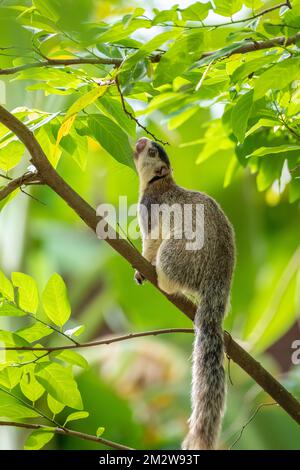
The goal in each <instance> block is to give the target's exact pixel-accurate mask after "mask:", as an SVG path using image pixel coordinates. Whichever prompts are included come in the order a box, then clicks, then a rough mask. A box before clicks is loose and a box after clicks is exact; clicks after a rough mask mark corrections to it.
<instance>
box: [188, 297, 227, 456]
mask: <svg viewBox="0 0 300 470" xmlns="http://www.w3.org/2000/svg"><path fill="white" fill-rule="evenodd" d="M226 303H227V295H224V290H223V289H220V290H218V292H216V291H215V292H214V296H212V297H210V298H208V296H204V297H203V298H202V301H201V303H200V305H199V306H198V309H197V312H196V316H195V328H196V336H195V343H194V351H193V374H192V375H193V382H192V414H191V417H190V419H189V433H188V435H187V437H186V438H185V440H184V442H183V444H182V448H183V449H187V450H198V449H214V447H215V444H216V440H217V437H218V434H219V429H220V424H221V418H222V415H223V408H224V401H225V374H224V368H223V360H224V344H223V332H222V319H223V317H224V314H225V309H226Z"/></svg>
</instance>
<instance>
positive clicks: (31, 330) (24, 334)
mask: <svg viewBox="0 0 300 470" xmlns="http://www.w3.org/2000/svg"><path fill="white" fill-rule="evenodd" d="M16 333H17V334H18V335H19V336H20V337H21V338H24V339H25V340H26V341H28V342H29V343H34V342H35V341H38V340H40V339H41V338H45V336H49V335H51V334H52V333H53V330H52V329H51V328H50V327H49V326H47V325H44V324H43V323H34V324H33V325H31V326H29V327H26V328H22V329H20V330H17V331H16Z"/></svg>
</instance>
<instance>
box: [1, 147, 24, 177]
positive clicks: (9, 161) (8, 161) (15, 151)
mask: <svg viewBox="0 0 300 470" xmlns="http://www.w3.org/2000/svg"><path fill="white" fill-rule="evenodd" d="M23 155H24V145H23V144H21V142H19V141H16V140H13V141H11V142H10V143H9V144H7V145H4V146H2V147H0V168H1V170H4V171H9V170H11V169H12V168H14V167H15V166H16V165H18V163H20V161H21V159H22V157H23Z"/></svg>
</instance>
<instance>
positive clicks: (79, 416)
mask: <svg viewBox="0 0 300 470" xmlns="http://www.w3.org/2000/svg"><path fill="white" fill-rule="evenodd" d="M88 416H89V413H88V412H87V411H75V413H71V414H70V415H69V416H68V417H67V419H66V421H65V422H64V426H65V425H66V424H67V423H69V422H70V421H77V420H78V419H84V418H87V417H88Z"/></svg>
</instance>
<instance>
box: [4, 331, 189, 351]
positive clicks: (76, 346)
mask: <svg viewBox="0 0 300 470" xmlns="http://www.w3.org/2000/svg"><path fill="white" fill-rule="evenodd" d="M48 326H49V325H48ZM170 333H194V329H193V328H165V329H161V330H151V331H141V332H139V333H129V334H127V335H122V336H115V337H113V338H105V339H100V340H98V341H91V342H90V343H77V344H74V345H67V346H53V347H50V346H49V347H47V346H45V347H40V346H39V347H34V346H33V347H29V346H16V347H14V346H9V347H7V348H6V347H0V351H48V352H53V351H63V350H65V349H82V348H90V347H93V346H101V345H102V344H106V345H107V344H112V343H118V342H120V341H126V340H128V339H134V338H142V337H145V336H159V335H166V334H170ZM68 338H69V339H72V338H70V337H69V336H68Z"/></svg>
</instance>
